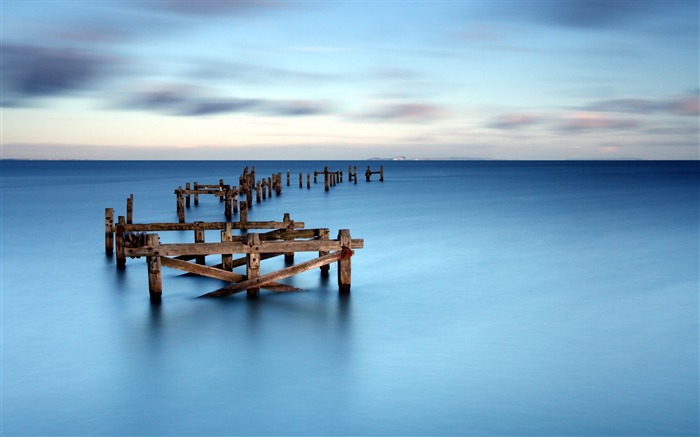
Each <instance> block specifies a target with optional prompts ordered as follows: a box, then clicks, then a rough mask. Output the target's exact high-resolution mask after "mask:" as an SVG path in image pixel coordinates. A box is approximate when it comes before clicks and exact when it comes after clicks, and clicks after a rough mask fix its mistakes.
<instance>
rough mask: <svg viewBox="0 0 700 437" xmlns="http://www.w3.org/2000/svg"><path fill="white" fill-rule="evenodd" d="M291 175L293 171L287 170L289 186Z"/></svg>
mask: <svg viewBox="0 0 700 437" xmlns="http://www.w3.org/2000/svg"><path fill="white" fill-rule="evenodd" d="M290 177H291V173H290V171H289V170H287V186H289V181H290Z"/></svg>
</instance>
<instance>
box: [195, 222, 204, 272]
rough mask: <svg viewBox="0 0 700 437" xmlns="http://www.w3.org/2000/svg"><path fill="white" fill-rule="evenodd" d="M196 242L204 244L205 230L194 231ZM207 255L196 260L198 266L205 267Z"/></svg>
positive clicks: (199, 256)
mask: <svg viewBox="0 0 700 437" xmlns="http://www.w3.org/2000/svg"><path fill="white" fill-rule="evenodd" d="M194 242H195V243H204V230H203V229H195V230H194ZM205 258H206V256H205V255H197V257H196V258H195V262H196V263H197V264H201V265H204V264H206V262H205Z"/></svg>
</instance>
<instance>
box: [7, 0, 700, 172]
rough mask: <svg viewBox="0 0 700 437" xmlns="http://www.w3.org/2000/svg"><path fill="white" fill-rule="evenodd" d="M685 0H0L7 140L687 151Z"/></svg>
mask: <svg viewBox="0 0 700 437" xmlns="http://www.w3.org/2000/svg"><path fill="white" fill-rule="evenodd" d="M698 3H699V2H698V1H697V0H693V1H682V0H664V1H644V0H634V1H615V0H605V1H598V0H547V1H527V0H510V1H439V0H430V1H276V0H267V1H266V0H261V1H251V2H249V1H223V0H219V1H207V0H202V1H194V0H141V1H124V0H122V1H111V0H91V1H85V0H83V1H40V0H17V1H15V0H2V2H1V3H0V5H1V6H0V7H1V11H0V13H1V18H2V46H1V54H2V62H1V67H2V102H1V103H2V157H3V158H45V159H66V158H77V159H365V158H370V157H375V156H380V157H393V156H399V155H402V156H406V157H409V158H449V157H467V158H493V159H625V158H641V159H698V158H699V153H700V152H699V136H700V126H699V125H700V122H699V117H700V102H699V98H698V95H699V92H700V84H699V76H700V67H699V64H700V60H699V57H700V44H699V39H700V31H699V26H698V23H699V22H700V12H699V7H698Z"/></svg>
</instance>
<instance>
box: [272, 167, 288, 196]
mask: <svg viewBox="0 0 700 437" xmlns="http://www.w3.org/2000/svg"><path fill="white" fill-rule="evenodd" d="M287 185H289V170H287ZM275 194H276V195H277V196H279V195H280V194H282V173H278V174H277V184H276V185H275Z"/></svg>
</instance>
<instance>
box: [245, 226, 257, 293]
mask: <svg viewBox="0 0 700 437" xmlns="http://www.w3.org/2000/svg"><path fill="white" fill-rule="evenodd" d="M246 244H248V246H250V247H251V249H252V250H255V246H259V245H260V234H257V233H252V234H248V235H246ZM246 276H247V277H248V278H247V279H249V280H250V279H254V278H257V277H258V276H260V253H259V252H255V251H254V252H251V253H248V254H247V255H246ZM258 293H260V287H251V288H249V289H248V296H256V295H257V294H258Z"/></svg>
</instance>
